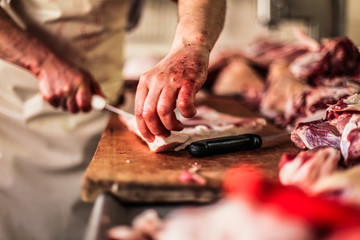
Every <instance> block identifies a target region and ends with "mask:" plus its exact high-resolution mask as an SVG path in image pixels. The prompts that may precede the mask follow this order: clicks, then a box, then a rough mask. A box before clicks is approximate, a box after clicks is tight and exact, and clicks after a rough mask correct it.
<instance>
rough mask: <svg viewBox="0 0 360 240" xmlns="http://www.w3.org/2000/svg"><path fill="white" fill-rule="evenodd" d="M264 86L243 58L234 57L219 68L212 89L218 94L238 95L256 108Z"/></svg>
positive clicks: (263, 81) (262, 80)
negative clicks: (219, 70)
mask: <svg viewBox="0 0 360 240" xmlns="http://www.w3.org/2000/svg"><path fill="white" fill-rule="evenodd" d="M264 88H265V80H264V79H262V78H261V77H260V76H259V74H258V73H257V72H256V71H255V70H254V69H253V68H252V67H251V66H250V65H249V64H248V63H247V62H246V61H245V60H244V59H241V58H234V59H233V60H231V61H230V62H229V63H228V65H227V66H226V67H224V68H223V69H222V70H221V72H220V73H219V75H218V77H217V78H216V81H215V83H214V85H213V87H212V91H213V93H214V94H215V95H218V96H240V97H241V98H242V99H243V100H244V102H246V103H247V104H248V105H250V106H251V107H252V108H257V107H258V106H259V103H260V100H261V96H262V92H263V90H264Z"/></svg>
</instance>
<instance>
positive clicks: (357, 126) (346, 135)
mask: <svg viewBox="0 0 360 240" xmlns="http://www.w3.org/2000/svg"><path fill="white" fill-rule="evenodd" d="M340 149H341V153H342V155H343V157H344V162H345V165H347V166H351V165H354V164H357V163H359V162H360V114H353V116H352V117H351V118H350V120H349V122H348V123H347V124H346V126H345V128H344V132H343V134H342V136H341V142H340Z"/></svg>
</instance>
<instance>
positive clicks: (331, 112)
mask: <svg viewBox="0 0 360 240" xmlns="http://www.w3.org/2000/svg"><path fill="white" fill-rule="evenodd" d="M327 111H328V115H327V118H328V119H329V120H332V119H335V118H337V117H338V116H339V115H341V114H343V113H344V112H348V113H354V112H358V113H360V94H353V95H351V96H348V97H345V98H342V99H340V100H339V101H338V102H337V103H336V104H334V105H331V106H329V107H328V109H327Z"/></svg>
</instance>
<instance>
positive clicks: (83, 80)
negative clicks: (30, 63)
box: [36, 56, 104, 113]
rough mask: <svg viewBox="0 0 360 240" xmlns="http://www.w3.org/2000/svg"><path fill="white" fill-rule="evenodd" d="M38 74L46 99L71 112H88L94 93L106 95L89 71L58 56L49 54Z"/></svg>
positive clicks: (41, 90) (42, 92)
mask: <svg viewBox="0 0 360 240" xmlns="http://www.w3.org/2000/svg"><path fill="white" fill-rule="evenodd" d="M36 75H37V78H38V82H39V89H40V92H41V94H42V96H43V98H44V100H45V101H47V102H48V103H49V104H51V105H52V106H54V107H56V108H57V107H61V108H62V109H63V110H64V111H69V112H70V113H77V112H87V111H89V110H90V109H91V97H92V95H93V94H97V95H101V96H104V95H103V93H102V92H101V90H100V86H99V85H98V83H97V82H96V81H94V79H93V78H92V76H91V75H90V74H89V73H88V72H87V71H85V70H83V69H80V68H79V67H77V66H75V65H73V64H72V63H70V62H68V61H66V60H64V59H61V58H59V57H57V56H49V57H48V58H47V59H46V60H45V61H44V63H43V64H42V65H41V67H40V68H39V70H38V72H37V73H36Z"/></svg>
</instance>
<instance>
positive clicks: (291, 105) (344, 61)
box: [205, 32, 360, 130]
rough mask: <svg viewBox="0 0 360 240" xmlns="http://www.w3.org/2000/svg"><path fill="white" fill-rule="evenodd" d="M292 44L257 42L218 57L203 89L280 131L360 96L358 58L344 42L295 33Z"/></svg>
mask: <svg viewBox="0 0 360 240" xmlns="http://www.w3.org/2000/svg"><path fill="white" fill-rule="evenodd" d="M298 39H299V40H298V41H297V42H292V43H284V42H276V41H271V40H269V39H259V40H257V41H255V42H254V44H253V46H252V47H251V51H248V52H244V51H229V52H223V53H221V54H218V56H217V57H215V58H214V60H213V61H212V63H211V64H210V66H209V76H208V80H207V85H206V86H205V87H207V88H208V89H210V91H212V92H213V93H214V94H216V95H223V96H239V97H240V99H241V100H242V101H244V102H246V103H248V105H249V107H252V108H253V109H256V110H258V111H259V112H260V113H261V114H262V115H263V116H265V117H266V118H267V119H269V120H271V121H272V122H274V123H275V124H277V125H278V126H280V127H284V128H287V129H288V130H292V129H294V128H295V127H296V125H297V124H298V123H300V122H305V121H311V120H317V119H324V118H325V116H326V114H325V112H326V109H327V107H328V104H335V103H336V102H337V101H338V100H339V99H341V98H343V97H346V96H350V95H353V94H355V93H358V92H359V91H360V79H359V76H360V53H359V50H358V48H357V47H356V46H355V45H354V43H353V42H352V41H351V40H350V39H348V38H347V37H341V38H337V39H324V40H323V41H321V42H320V43H318V42H316V41H315V40H313V39H311V38H309V37H307V36H305V35H303V34H301V33H300V32H298Z"/></svg>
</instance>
